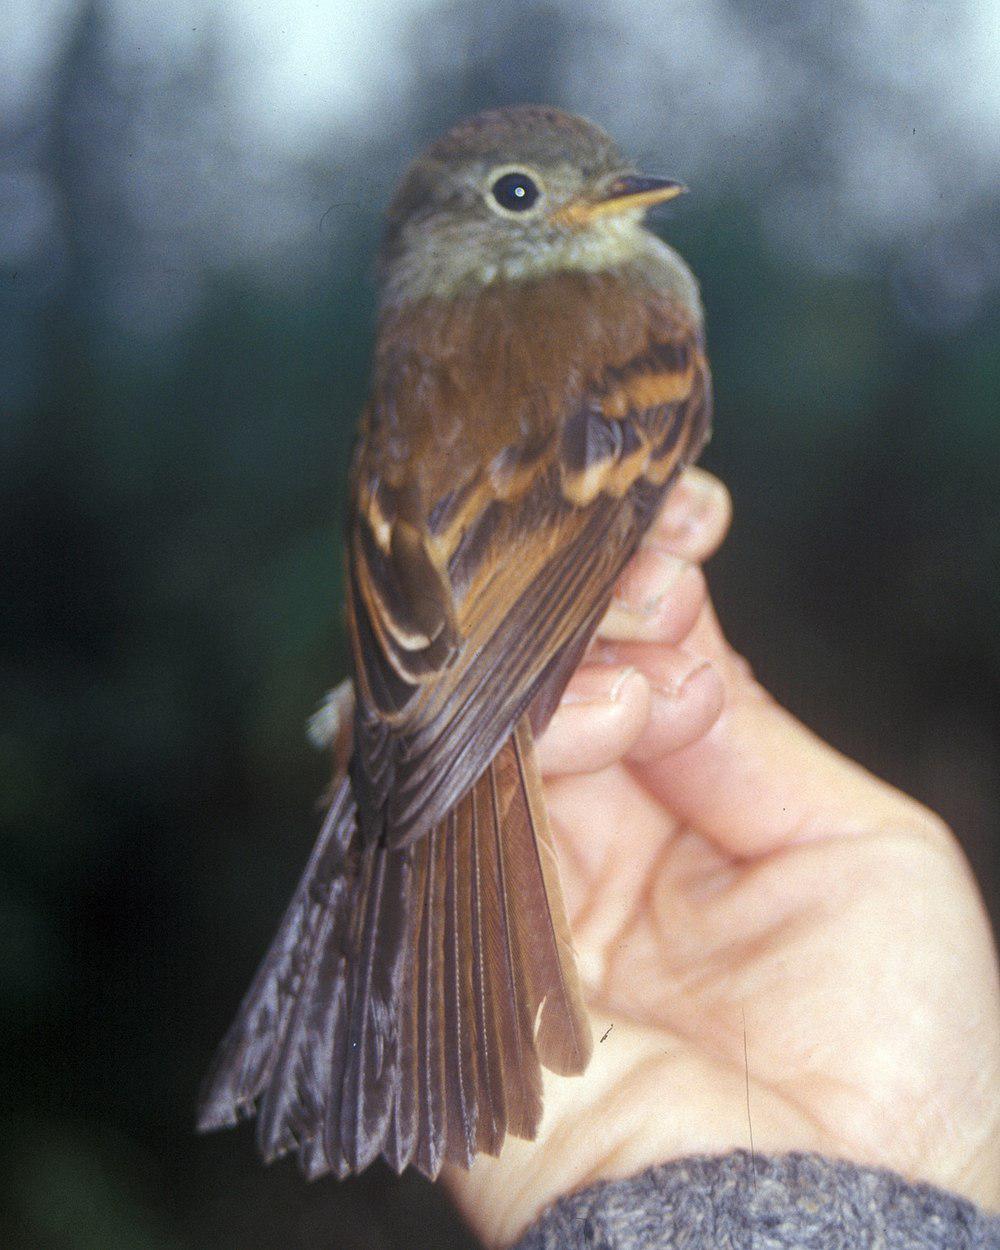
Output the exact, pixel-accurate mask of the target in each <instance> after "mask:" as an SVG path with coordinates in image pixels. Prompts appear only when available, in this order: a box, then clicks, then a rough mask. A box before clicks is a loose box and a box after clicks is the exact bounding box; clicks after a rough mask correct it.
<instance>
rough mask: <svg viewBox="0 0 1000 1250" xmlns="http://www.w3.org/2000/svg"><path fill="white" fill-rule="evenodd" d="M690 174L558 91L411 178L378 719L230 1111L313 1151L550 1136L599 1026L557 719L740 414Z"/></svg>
mask: <svg viewBox="0 0 1000 1250" xmlns="http://www.w3.org/2000/svg"><path fill="white" fill-rule="evenodd" d="M682 189H683V188H681V187H680V186H679V185H678V184H677V183H675V182H669V181H666V180H664V179H661V178H647V177H643V176H640V175H638V174H636V173H635V172H634V170H633V169H632V168H630V167H629V165H628V164H627V163H626V162H625V161H623V159H622V157H621V156H620V154H619V152H618V150H617V149H616V147H615V145H614V144H613V142H612V141H611V139H610V138H609V137H608V136H607V135H606V134H605V133H604V132H603V131H602V130H600V129H598V128H597V127H596V126H593V125H591V124H590V123H589V122H586V121H584V120H582V119H581V118H579V117H574V116H571V115H569V114H566V113H563V112H560V111H559V110H557V109H553V108H543V107H529V106H525V107H520V108H511V109H499V110H495V111H491V112H486V113H481V114H479V115H478V116H476V117H473V118H471V119H469V120H468V121H465V122H463V123H461V124H460V125H458V126H456V127H455V128H454V129H452V130H450V131H449V132H448V133H447V134H446V135H445V136H444V137H443V138H442V139H440V140H438V142H437V143H435V144H433V145H432V146H431V147H430V148H429V149H428V150H427V151H426V152H425V153H424V155H423V156H421V157H420V159H419V160H418V161H416V163H415V164H414V165H413V166H412V167H411V169H410V170H409V172H408V173H407V174H406V176H405V177H404V179H403V181H402V184H401V186H400V187H399V190H398V191H397V194H396V196H395V199H394V201H393V203H392V206H391V208H390V211H389V222H388V229H387V232H386V235H385V241H384V245H383V249H382V255H381V291H382V294H381V305H380V314H379V326H378V341H377V345H376V349H375V359H374V373H373V382H372V389H371V398H370V401H369V403H368V406H367V409H366V412H365V414H364V417H363V420H362V423H361V432H360V438H359V441H358V446H357V451H356V454H355V457H354V464H353V470H352V502H351V509H350V517H349V522H348V536H347V543H348V565H349V598H348V618H349V628H350V637H351V643H352V652H353V665H354V685H355V691H356V699H355V710H354V716H353V744H352V746H351V747H350V756H349V764H348V766H347V770H346V774H345V775H341V776H340V778H339V779H338V781H337V782H336V784H335V791H334V796H333V799H332V802H331V804H330V808H329V811H328V813H327V816H326V819H325V822H324V824H323V828H322V832H321V833H320V837H319V840H318V842H317V844H316V847H315V849H314V851H313V853H312V857H311V859H310V861H309V864H308V866H307V868H306V871H305V875H304V876H303V878H302V881H301V883H300V885H299V887H298V890H297V891H296V894H295V897H294V898H293V899H292V902H291V905H290V907H289V909H288V911H287V913H286V915H285V918H284V920H283V922H282V925H281V928H280V930H279V932H278V935H277V937H276V938H275V940H274V943H273V945H272V947H271V949H270V951H269V953H268V955H267V957H266V958H265V960H264V963H263V965H262V966H261V968H260V970H259V972H258V973H257V976H256V979H255V980H254V982H253V985H252V986H251V988H250V991H249V993H248V994H247V996H246V998H245V999H244V1001H243V1004H242V1006H241V1008H240V1011H239V1014H238V1016H237V1018H236V1021H235V1023H234V1024H233V1026H232V1028H231V1029H230V1031H229V1033H228V1035H227V1036H226V1038H225V1040H224V1041H223V1043H222V1046H221V1048H220V1050H219V1053H218V1055H217V1057H216V1060H215V1064H214V1066H213V1068H212V1071H211V1073H210V1074H209V1077H208V1080H207V1082H206V1086H205V1090H204V1093H203V1099H202V1104H201V1113H200V1120H199V1126H200V1127H201V1128H202V1129H211V1128H218V1127H220V1126H223V1125H228V1124H233V1123H235V1122H236V1120H237V1119H238V1118H239V1117H240V1116H241V1115H247V1116H248V1115H252V1114H253V1113H254V1110H255V1109H256V1113H257V1117H258V1120H257V1135H258V1142H259V1145H260V1149H261V1151H262V1153H263V1155H264V1157H265V1158H267V1159H272V1158H274V1157H275V1156H276V1155H280V1154H283V1153H284V1152H286V1151H289V1150H292V1149H297V1150H298V1152H299V1157H300V1160H301V1163H302V1166H303V1168H304V1170H305V1171H306V1173H307V1174H308V1175H309V1176H317V1175H319V1174H321V1173H323V1172H328V1171H332V1172H335V1173H336V1174H337V1175H338V1176H344V1175H346V1174H348V1173H350V1172H357V1171H360V1170H361V1169H362V1168H364V1167H366V1166H367V1165H368V1164H369V1163H371V1162H372V1160H373V1159H374V1158H375V1157H376V1156H377V1155H379V1154H382V1155H383V1156H384V1157H385V1158H386V1159H387V1160H388V1162H389V1163H390V1164H391V1165H392V1166H393V1167H394V1168H396V1169H397V1170H402V1169H403V1168H404V1167H406V1166H407V1165H409V1164H413V1165H414V1166H416V1167H417V1168H419V1169H420V1171H422V1172H423V1173H425V1175H427V1176H430V1177H434V1176H436V1175H437V1173H438V1171H439V1169H440V1168H441V1165H442V1163H444V1162H445V1161H446V1160H447V1161H450V1162H453V1163H459V1164H462V1165H464V1166H468V1165H469V1163H470V1162H471V1160H472V1158H473V1156H474V1155H475V1154H476V1153H477V1152H479V1151H486V1152H488V1153H490V1154H496V1153H498V1152H499V1150H500V1148H501V1146H502V1145H503V1141H504V1137H505V1135H506V1134H507V1133H511V1134H514V1135H515V1136H518V1137H525V1138H531V1137H533V1136H534V1135H535V1133H536V1131H537V1127H538V1123H539V1119H540V1117H541V1111H542V1084H541V1071H540V1066H539V1065H544V1066H545V1067H547V1068H550V1069H551V1070H553V1071H555V1072H559V1073H578V1072H581V1071H582V1070H583V1069H584V1067H585V1066H586V1064H587V1060H588V1058H589V1056H590V1051H591V1047H592V1038H591V1029H590V1024H589V1021H588V1017H587V1012H586V1008H585V1006H584V1001H583V996H582V994H581V989H580V983H579V979H578V976H577V971H576V966H575V962H574V956H573V949H572V943H571V938H570V932H569V926H568V924H567V921H566V915H565V910H564V907H563V902H562V898H561V895H560V890H559V882H558V874H557V870H556V862H555V856H554V852H553V844H552V838H551V834H550V831H549V827H548V822H547V818H546V813H545V802H544V798H543V794H542V787H541V783H540V779H539V774H538V768H537V765H536V762H535V754H534V746H533V739H534V736H535V735H537V734H538V733H539V732H540V731H541V730H542V729H543V728H544V727H545V725H546V724H547V723H548V721H549V718H550V717H551V715H552V713H553V711H554V710H555V708H556V706H557V704H558V702H559V699H560V697H561V695H562V692H563V689H564V687H565V686H566V683H567V681H568V680H569V678H570V676H571V675H572V673H573V671H574V669H575V668H576V666H577V664H578V662H579V660H580V658H581V656H582V655H583V653H584V650H585V649H586V647H587V644H588V642H589V640H590V638H591V636H592V634H593V633H594V630H595V628H596V627H597V625H598V623H599V621H600V620H601V617H602V616H603V614H604V612H605V610H606V608H607V606H608V603H609V600H610V598H611V595H612V591H613V589H614V586H615V582H616V580H617V578H618V576H619V574H620V573H621V571H622V569H623V567H624V565H625V564H626V562H627V561H628V559H629V558H630V556H631V555H632V553H633V552H634V551H635V548H636V546H637V544H638V542H639V540H640V538H641V537H642V534H643V532H644V531H645V529H646V528H647V526H648V524H649V523H650V521H651V520H652V518H653V516H654V514H655V513H656V511H657V509H658V508H659V507H660V505H661V503H662V501H663V498H664V495H665V494H666V492H667V491H668V490H669V489H670V486H671V484H672V483H673V482H674V480H675V479H676V478H677V476H678V474H679V473H680V471H681V470H682V469H683V467H684V466H685V465H687V464H689V463H691V461H692V460H693V459H694V458H695V456H696V455H697V454H698V452H699V450H700V449H701V447H702V445H703V443H704V441H705V439H706V437H707V435H708V428H709V413H710V390H709V386H710V384H709V372H708V365H707V363H706V359H705V351H704V342H703V335H702V314H701V307H700V303H699V299H698V291H697V286H696V284H695V281H694V279H693V278H692V276H691V274H690V272H689V270H688V269H687V267H686V266H685V265H684V263H683V262H682V261H681V259H680V258H679V257H678V256H677V255H676V253H675V252H673V251H672V250H671V249H670V248H669V247H667V246H666V245H665V244H664V243H662V242H661V241H660V240H659V239H658V238H657V237H656V236H655V235H653V234H651V233H650V232H649V231H648V230H646V229H645V228H644V226H643V218H644V214H645V210H646V209H647V208H648V207H649V206H650V205H653V204H658V203H661V202H662V201H665V200H668V199H671V198H672V197H673V196H675V195H676V194H678V192H680V191H681V190H682Z"/></svg>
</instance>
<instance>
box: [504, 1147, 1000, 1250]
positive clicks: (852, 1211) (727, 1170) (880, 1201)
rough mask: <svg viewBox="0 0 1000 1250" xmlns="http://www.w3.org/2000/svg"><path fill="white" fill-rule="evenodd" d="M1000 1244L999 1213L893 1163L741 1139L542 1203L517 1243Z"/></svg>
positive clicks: (701, 1249) (667, 1246)
mask: <svg viewBox="0 0 1000 1250" xmlns="http://www.w3.org/2000/svg"><path fill="white" fill-rule="evenodd" d="M864 1246H872V1247H876V1246H877V1247H878V1248H879V1250H1000V1216H995V1215H993V1216H991V1215H987V1214H986V1213H985V1212H983V1211H981V1210H980V1209H979V1208H978V1207H976V1206H975V1205H974V1204H973V1203H971V1202H969V1201H967V1200H966V1199H965V1198H959V1197H957V1196H956V1195H955V1194H951V1193H948V1192H946V1191H945V1190H942V1189H937V1188H935V1187H934V1186H933V1185H924V1184H913V1183H911V1182H910V1181H907V1180H904V1179H903V1177H901V1176H897V1175H896V1174H895V1173H894V1172H888V1171H884V1170H882V1169H880V1168H868V1167H859V1166H856V1165H855V1164H852V1163H845V1162H840V1161H836V1160H832V1159H824V1158H822V1157H820V1156H819V1155H812V1154H789V1155H779V1156H776V1157H771V1156H766V1155H764V1156H761V1155H757V1156H755V1157H754V1158H753V1159H751V1156H750V1154H749V1153H748V1152H747V1151H743V1150H738V1151H734V1152H733V1153H732V1154H727V1155H721V1156H718V1157H708V1156H705V1157H702V1156H696V1157H692V1158H688V1159H678V1160H677V1161H675V1162H673V1163H665V1164H661V1165H660V1166H658V1167H654V1168H650V1169H649V1170H648V1171H647V1172H643V1173H641V1174H640V1175H639V1176H635V1177H631V1178H630V1179H628V1180H621V1181H605V1182H603V1183H601V1184H600V1185H594V1186H592V1187H591V1188H590V1189H585V1190H582V1191H581V1192H580V1193H576V1194H571V1195H569V1196H568V1197H566V1198H561V1199H560V1200H559V1201H558V1202H556V1203H555V1204H554V1205H553V1206H551V1207H549V1208H548V1210H546V1211H545V1212H544V1213H543V1214H542V1216H541V1217H540V1218H539V1219H538V1221H537V1222H536V1223H535V1224H533V1225H532V1227H531V1228H530V1229H529V1230H528V1232H527V1233H525V1235H524V1236H523V1237H522V1238H521V1240H520V1241H519V1242H518V1243H517V1246H516V1247H515V1248H514V1250H858V1248H859V1247H864Z"/></svg>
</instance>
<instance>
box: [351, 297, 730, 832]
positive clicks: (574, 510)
mask: <svg viewBox="0 0 1000 1250" xmlns="http://www.w3.org/2000/svg"><path fill="white" fill-rule="evenodd" d="M394 402H397V403H401V402H406V396H401V397H398V398H397V399H396V400H395V401H394ZM709 414H710V382H709V374H708V367H707V363H706V360H705V356H704V351H703V345H702V339H701V333H700V329H699V327H698V326H697V324H696V323H695V322H694V321H693V319H692V318H690V317H684V316H678V315H677V314H676V310H672V311H671V315H670V316H663V317H661V318H659V319H655V318H654V319H651V324H649V325H647V326H646V327H645V329H644V333H643V335H642V336H641V338H640V340H639V341H638V342H637V343H636V344H635V347H634V350H633V351H632V352H631V354H630V355H629V356H628V357H626V358H625V359H624V360H619V361H618V362H617V363H616V364H615V365H614V366H613V367H612V366H608V367H607V368H606V369H605V370H604V371H603V373H601V374H600V375H599V376H598V377H596V378H595V379H594V380H593V381H592V382H590V383H588V384H587V385H586V386H585V387H583V388H578V389H577V390H576V391H573V390H572V388H571V387H570V386H569V385H567V397H566V400H565V402H564V403H563V404H562V410H561V411H560V413H559V414H558V419H557V420H556V421H555V422H553V423H552V428H551V433H550V434H549V435H548V436H547V437H546V438H543V439H538V438H535V439H534V440H533V441H532V440H529V441H528V442H527V443H526V442H525V441H524V440H523V439H522V440H520V441H517V442H513V441H512V443H511V445H510V446H509V448H506V449H505V452H504V453H503V454H501V455H500V456H499V457H494V458H493V460H492V462H491V468H490V472H488V473H479V474H478V475H476V476H474V477H473V478H471V479H468V480H466V481H465V482H462V483H461V484H460V485H459V486H457V487H456V488H455V489H454V490H451V491H449V492H447V493H445V494H444V495H442V496H441V497H440V498H438V499H437V500H436V501H434V506H432V507H430V508H428V509H427V510H426V512H425V511H424V510H423V505H422V504H421V507H414V505H413V500H412V498H411V499H409V500H408V499H406V498H405V497H404V495H403V494H402V493H401V492H399V491H396V492H387V491H385V490H381V489H380V485H381V480H380V468H379V462H378V457H377V456H375V455H369V454H366V448H365V445H364V443H362V447H361V449H360V454H359V456H358V459H357V462H356V467H355V494H354V511H353V516H352V521H351V529H350V544H349V566H350V581H349V585H350V597H349V618H350V631H351V636H352V644H353V653H354V660H355V670H356V679H357V689H358V696H359V697H358V712H357V720H356V727H355V756H354V761H353V764H352V781H353V784H354V790H355V797H356V799H357V802H358V805H359V811H360V815H361V826H362V828H363V829H365V828H367V829H368V830H369V831H370V832H371V831H374V832H375V835H376V836H379V837H385V838H386V839H387V840H388V841H389V842H390V843H392V844H400V843H403V842H406V841H409V840H412V839H413V838H416V837H419V836H421V835H423V834H425V833H427V832H428V831H429V830H430V829H431V827H432V826H433V825H435V824H436V823H437V822H439V821H440V820H441V819H443V818H444V816H445V815H446V814H447V813H448V812H449V811H450V810H452V809H453V808H454V806H455V804H456V803H457V802H458V800H459V799H460V798H461V797H462V795H463V794H464V793H465V792H466V791H468V789H469V787H470V786H471V785H472V784H473V783H474V782H475V781H476V779H477V778H478V777H479V775H480V774H481V773H482V771H483V769H484V768H485V767H486V766H487V765H488V764H489V762H490V760H492V759H493V757H494V756H495V755H496V753H497V752H498V751H499V749H500V747H501V746H502V744H503V743H504V741H505V740H506V739H507V737H508V736H509V735H510V733H511V731H512V730H513V728H514V726H515V724H516V723H517V721H518V719H519V717H520V716H521V715H522V714H523V713H524V712H525V711H526V710H528V709H529V708H530V707H532V704H534V708H533V722H534V723H535V725H536V727H537V726H538V725H539V722H542V723H544V721H546V720H547V719H548V716H549V715H551V712H552V711H553V710H554V708H555V705H556V703H557V702H558V699H559V696H560V695H561V693H562V689H563V687H564V686H565V683H566V681H568V679H569V677H570V676H571V674H572V671H573V669H574V668H575V666H576V663H577V662H578V660H579V657H580V655H581V654H582V652H583V650H584V648H585V646H586V644H587V641H588V640H589V638H590V637H591V635H592V633H593V631H594V629H595V628H596V626H597V624H598V622H599V621H600V619H601V616H602V615H603V613H604V612H605V610H606V608H607V604H608V602H609V600H610V597H611V594H612V592H613V589H614V585H615V582H616V579H617V578H618V575H619V574H620V572H621V570H622V568H623V566H624V564H625V563H626V561H627V560H628V559H629V557H630V556H631V554H632V552H633V551H634V549H635V546H636V544H637V542H638V541H639V538H640V537H641V535H642V533H643V531H644V530H645V528H646V527H647V525H648V524H649V522H650V520H651V519H652V516H653V514H654V512H655V509H656V507H657V505H658V503H659V501H660V500H661V499H662V497H663V495H664V493H665V491H666V490H667V488H668V487H669V485H670V483H671V482H672V481H673V479H674V478H675V476H676V475H677V473H678V472H679V471H680V470H681V469H682V468H683V467H684V466H685V465H686V464H688V463H690V462H691V461H692V460H693V459H694V458H695V456H696V455H697V453H698V451H699V450H700V449H701V446H702V444H703V443H704V441H705V438H706V436H707V432H708V426H709ZM378 415H379V414H378V413H375V414H374V419H375V420H376V421H377V420H378ZM487 415H488V414H487Z"/></svg>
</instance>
